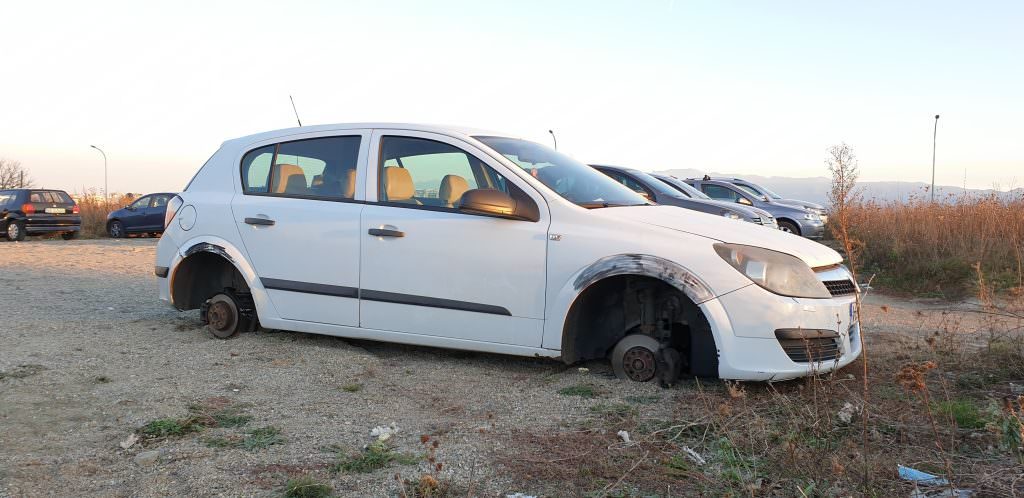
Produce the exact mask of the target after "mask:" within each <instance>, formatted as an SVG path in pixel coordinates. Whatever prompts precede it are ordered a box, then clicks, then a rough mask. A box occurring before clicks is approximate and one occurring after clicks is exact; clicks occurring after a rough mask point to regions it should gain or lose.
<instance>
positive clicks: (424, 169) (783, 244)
mask: <svg viewBox="0 0 1024 498" xmlns="http://www.w3.org/2000/svg"><path fill="white" fill-rule="evenodd" d="M599 169H600V171H599V170H598V169H595V168H592V167H589V166H587V165H585V164H583V163H580V162H579V161H576V160H574V159H572V158H570V157H568V156H566V155H565V154H562V153H560V152H557V151H555V150H552V149H550V148H548V147H546V146H543V145H540V144H537V143H533V142H529V141H526V140H522V139H518V138H515V137H511V136H508V135H505V134H501V133H494V132H482V131H477V130H470V129H460V128H450V127H435V126H423V125H410V124H354V125H321V126H306V127H301V128H292V129H286V130H278V131H272V132H267V133H261V134H257V135H252V136H247V137H242V138H238V139H234V140H228V141H226V142H224V143H223V145H222V146H221V148H220V149H219V150H218V151H217V152H216V153H214V155H213V156H212V157H211V158H210V159H209V161H208V162H207V163H206V164H205V165H204V166H203V167H202V168H201V169H200V170H199V171H198V173H196V175H195V176H194V178H193V179H192V181H191V182H190V183H189V185H188V186H186V187H185V189H184V191H183V192H181V193H180V194H177V195H175V196H173V197H172V198H171V199H170V200H169V201H168V203H167V210H166V216H165V232H164V235H163V237H161V239H160V242H159V243H158V245H157V256H156V266H155V270H154V271H155V274H156V276H157V277H158V281H159V284H158V286H159V295H160V299H162V300H164V301H167V302H168V303H169V304H170V305H172V306H173V307H175V308H177V309H179V310H193V309H198V310H199V311H200V316H201V317H202V319H203V320H204V322H205V323H206V324H207V327H208V329H209V330H210V332H211V333H212V334H213V335H214V336H216V337H218V338H229V337H232V336H234V335H236V334H238V333H239V332H244V331H248V330H255V329H256V328H257V327H259V326H261V325H262V326H265V327H267V328H273V329H280V330H290V331H297V332H307V333H314V334H327V335H334V336H341V337H352V338H363V339H372V340H381V341H390V342H400V343H409V344H419V345H427V346H435V347H449V348H456V349H467V350H477V351H489V352H496V353H505V354H514V355H525V356H543V357H552V358H560V359H561V360H562V361H564V362H566V363H570V364H571V363H575V362H579V361H584V360H590V359H603V358H607V359H609V360H610V361H611V364H612V367H613V369H614V371H615V373H616V375H618V376H619V377H622V378H626V379H632V380H635V381H649V380H653V379H657V380H658V381H660V382H663V383H667V384H671V383H673V382H675V381H676V380H678V379H679V378H681V377H683V376H688V375H696V376H711V377H721V378H725V379H745V380H782V379H786V378H792V377H798V376H802V375H807V374H809V373H812V372H828V371H831V370H835V369H838V368H842V367H843V366H845V365H847V364H848V363H850V362H851V361H853V360H854V359H855V358H857V356H858V355H859V354H860V353H861V346H860V327H859V323H858V321H857V319H856V314H855V313H854V302H855V294H856V293H857V292H858V287H857V284H856V283H855V282H854V281H853V279H852V276H851V274H850V273H849V272H848V271H847V269H846V268H845V267H844V266H843V265H842V257H841V256H840V255H839V254H838V253H836V252H835V251H833V250H831V249H829V248H828V247H825V246H823V245H821V244H818V243H816V242H813V241H811V240H807V239H806V238H803V237H795V236H793V235H790V234H786V233H783V231H782V230H774V229H766V228H765V227H764V226H756V225H769V226H772V227H774V226H775V223H776V220H778V221H779V222H780V223H779V225H780V226H781V225H782V223H781V222H782V221H788V220H790V219H791V218H790V217H793V218H796V219H793V222H794V223H795V224H796V225H797V228H796V230H794V229H793V228H792V227H790V231H794V232H795V231H797V230H798V231H799V232H797V233H801V234H802V235H805V236H808V235H809V236H814V235H815V233H814V230H813V229H812V228H805V226H806V227H813V223H812V222H815V221H816V222H817V223H818V224H819V225H820V223H821V220H820V215H817V216H816V218H812V217H810V216H807V217H805V216H804V213H809V211H808V210H807V209H806V208H804V207H798V206H790V205H785V206H788V207H786V208H785V209H783V207H782V206H784V205H783V204H781V203H777V202H773V201H772V200H769V199H766V198H764V196H755V195H754V194H752V193H750V192H748V191H747V190H744V189H741V188H740V187H737V186H736V185H735V184H733V183H729V182H721V181H716V180H707V181H702V180H694V179H688V180H686V181H685V182H682V181H679V180H676V179H672V178H671V177H664V176H662V177H660V178H659V177H654V176H651V175H647V174H645V173H642V172H639V171H637V170H631V169H626V168H612V167H607V166H599ZM609 176H611V177H609ZM613 178H614V179H613ZM723 190H726V191H728V192H723ZM637 191H640V192H642V193H643V195H641V194H638V193H637ZM707 197H710V198H707ZM741 199H742V200H741ZM723 201H724V202H723ZM676 206H686V207H689V208H690V209H691V210H689V211H686V210H683V209H680V208H679V207H676ZM783 213H784V214H785V215H786V216H782V214H783ZM798 213H799V214H798ZM725 218H731V219H732V220H745V221H748V222H749V223H744V222H733V221H731V220H729V219H725ZM805 222H806V223H805Z"/></svg>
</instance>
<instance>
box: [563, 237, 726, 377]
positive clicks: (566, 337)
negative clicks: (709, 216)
mask: <svg viewBox="0 0 1024 498" xmlns="http://www.w3.org/2000/svg"><path fill="white" fill-rule="evenodd" d="M574 286H575V287H576V289H577V290H578V293H577V295H576V297H575V298H574V299H573V301H572V304H571V305H570V306H569V309H568V311H567V313H566V315H565V321H564V322H563V325H562V337H561V339H562V343H561V349H562V360H563V361H565V362H566V363H570V364H571V363H575V362H579V361H584V360H589V359H599V358H605V357H607V356H608V354H609V353H610V352H611V351H612V349H613V348H614V347H615V346H616V344H617V343H618V342H619V340H621V339H622V338H623V337H625V336H626V335H628V334H635V333H643V334H648V335H651V336H653V337H656V338H658V339H659V341H661V342H662V344H664V345H665V346H666V347H671V348H674V349H677V350H679V351H680V353H683V358H684V361H685V362H686V365H687V368H686V369H684V374H685V373H689V374H692V375H698V376H708V377H713V376H717V374H718V351H717V349H716V347H715V340H714V337H713V334H712V331H711V326H710V325H709V323H708V320H707V318H706V317H705V316H704V314H703V312H702V311H701V309H700V306H699V304H700V303H701V302H703V301H706V300H708V299H711V298H712V297H713V295H712V294H711V291H710V289H709V288H708V287H707V286H706V285H705V284H704V283H703V282H702V281H700V279H699V278H697V277H696V275H694V274H693V273H692V272H690V271H689V270H687V269H685V268H683V267H682V266H680V265H678V264H676V263H673V262H671V261H668V260H665V259H662V258H658V257H655V256H647V255H635V254H626V255H616V256H609V257H607V258H602V259H601V260H598V261H597V262H595V263H594V264H592V265H591V266H590V267H588V268H587V269H585V270H584V271H582V272H581V273H580V274H579V275H578V277H577V278H576V280H575V281H574Z"/></svg>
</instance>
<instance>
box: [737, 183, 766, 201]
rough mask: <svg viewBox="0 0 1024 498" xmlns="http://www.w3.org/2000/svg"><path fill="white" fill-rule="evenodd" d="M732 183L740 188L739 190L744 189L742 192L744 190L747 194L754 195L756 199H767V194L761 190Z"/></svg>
mask: <svg viewBox="0 0 1024 498" xmlns="http://www.w3.org/2000/svg"><path fill="white" fill-rule="evenodd" d="M733 185H736V186H737V187H739V188H740V190H742V191H744V192H746V193H748V194H750V195H752V196H754V197H756V198H758V199H761V200H762V201H767V200H768V196H766V195H764V194H762V193H761V192H758V191H757V190H756V189H753V188H751V187H748V186H746V185H742V184H739V183H734V184H733Z"/></svg>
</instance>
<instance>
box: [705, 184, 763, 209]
mask: <svg viewBox="0 0 1024 498" xmlns="http://www.w3.org/2000/svg"><path fill="white" fill-rule="evenodd" d="M700 189H701V191H702V192H704V193H705V194H707V196H708V197H710V198H712V199H714V200H716V201H726V202H736V203H739V204H743V205H745V206H753V205H754V203H753V201H751V200H750V199H749V198H747V196H746V195H744V194H743V193H742V192H740V191H739V190H737V189H735V188H731V187H727V186H725V185H719V184H717V183H707V182H703V183H701V185H700Z"/></svg>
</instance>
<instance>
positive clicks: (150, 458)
mask: <svg viewBox="0 0 1024 498" xmlns="http://www.w3.org/2000/svg"><path fill="white" fill-rule="evenodd" d="M158 460H160V452H159V451H156V450H153V451H144V452H142V453H139V454H138V455H135V463H136V464H138V465H143V466H149V465H155V464H156V462H157V461H158Z"/></svg>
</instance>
